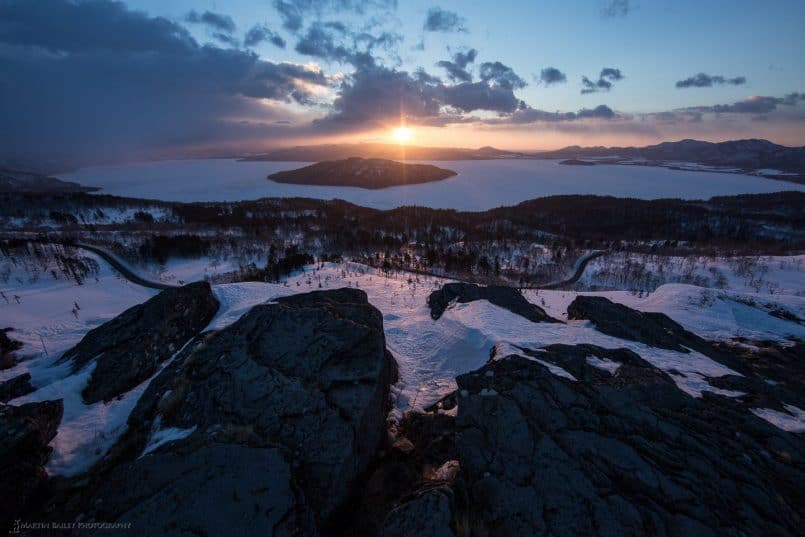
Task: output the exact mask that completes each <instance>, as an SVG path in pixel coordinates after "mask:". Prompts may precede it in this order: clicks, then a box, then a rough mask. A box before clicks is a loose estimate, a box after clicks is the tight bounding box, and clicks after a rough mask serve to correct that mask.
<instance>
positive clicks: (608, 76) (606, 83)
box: [581, 67, 625, 95]
mask: <svg viewBox="0 0 805 537" xmlns="http://www.w3.org/2000/svg"><path fill="white" fill-rule="evenodd" d="M624 78H625V77H624V76H623V74H622V73H621V70H620V69H615V68H613V67H604V68H603V69H601V73H599V75H598V80H596V81H592V80H590V79H589V78H587V77H586V76H583V77H581V85H582V88H581V93H582V95H584V94H588V93H597V92H599V91H609V90H611V89H612V85H613V84H614V83H615V82H617V81H618V80H623V79H624Z"/></svg>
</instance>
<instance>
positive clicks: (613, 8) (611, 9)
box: [601, 0, 631, 19]
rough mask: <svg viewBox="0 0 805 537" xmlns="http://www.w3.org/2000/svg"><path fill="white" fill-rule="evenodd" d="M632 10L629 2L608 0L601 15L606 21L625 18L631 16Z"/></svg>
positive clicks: (625, 0)
mask: <svg viewBox="0 0 805 537" xmlns="http://www.w3.org/2000/svg"><path fill="white" fill-rule="evenodd" d="M630 9H631V6H630V5H629V0H608V1H607V5H606V6H604V9H603V11H602V13H601V15H602V16H603V17H604V18H606V19H611V18H613V17H625V16H626V15H628V14H629V10H630Z"/></svg>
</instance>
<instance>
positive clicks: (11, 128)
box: [0, 0, 330, 159]
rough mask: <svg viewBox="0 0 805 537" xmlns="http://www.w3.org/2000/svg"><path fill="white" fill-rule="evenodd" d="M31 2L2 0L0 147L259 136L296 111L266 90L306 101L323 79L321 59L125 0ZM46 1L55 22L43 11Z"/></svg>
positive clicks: (9, 150)
mask: <svg viewBox="0 0 805 537" xmlns="http://www.w3.org/2000/svg"><path fill="white" fill-rule="evenodd" d="M31 4H32V3H31V2H28V1H27V0H19V1H5V2H3V3H2V4H0V6H1V7H0V19H2V23H0V72H2V73H3V80H4V81H6V80H13V81H14V83H13V84H5V83H0V103H3V106H2V112H1V113H0V116H1V117H2V123H3V129H2V130H0V152H2V153H5V154H36V153H37V152H44V151H50V152H62V153H64V154H66V155H70V156H72V157H76V158H94V159H97V158H116V157H120V156H125V155H131V154H144V153H147V152H148V151H152V152H153V151H156V150H163V149H164V148H173V150H176V148H178V147H189V146H193V145H196V144H201V143H208V142H209V143H214V144H216V145H217V144H218V143H221V142H223V141H226V140H231V139H235V138H237V137H240V136H247V135H248V136H255V133H256V132H257V131H259V132H260V133H261V135H263V136H264V135H265V134H266V132H268V131H267V130H266V129H269V130H270V128H279V127H266V126H265V125H274V123H275V122H276V121H277V120H281V119H288V117H287V116H290V115H291V114H290V113H288V112H283V111H282V110H281V109H278V108H277V107H271V106H265V104H263V102H262V101H263V100H270V101H275V102H279V103H285V102H297V103H303V104H307V103H311V102H312V101H313V91H314V89H315V88H316V87H323V86H327V85H329V84H330V81H329V80H328V79H327V77H326V76H325V75H324V74H323V73H322V72H321V71H320V70H319V69H318V68H313V67H308V66H303V65H298V64H293V63H273V62H268V61H263V60H260V59H259V57H258V56H257V55H255V54H252V53H250V52H245V51H242V50H236V49H221V48H218V47H216V46H212V45H206V46H201V45H199V44H198V43H196V42H195V41H194V40H193V39H192V38H191V37H190V36H189V35H188V34H187V32H186V31H184V29H182V28H181V27H180V26H178V25H177V24H176V23H172V22H169V21H167V20H165V19H161V18H158V17H157V18H153V17H148V16H146V15H144V14H142V13H139V12H134V11H129V10H128V9H127V8H126V7H125V6H124V5H122V4H118V3H110V2H99V1H93V2H83V3H73V2H70V1H67V0H62V1H56V0H42V2H41V3H40V2H37V9H33V10H32V9H31ZM41 4H47V7H49V8H52V10H53V11H52V12H53V13H55V14H58V17H56V19H58V22H59V24H54V23H52V22H51V21H50V17H51V16H53V15H49V16H48V17H44V18H42V17H40V16H39V14H38V13H37V12H38V11H39V8H40V7H41ZM76 29H80V31H77V30H76ZM42 49H47V50H51V51H56V52H58V53H57V54H52V53H42ZM283 114H284V115H285V116H286V117H282V115H283ZM244 118H245V119H248V120H249V122H250V123H249V126H248V127H243V126H242V121H241V120H243V119H244ZM255 125H258V126H255ZM253 139H254V138H252V140H253Z"/></svg>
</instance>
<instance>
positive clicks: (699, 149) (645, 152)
mask: <svg viewBox="0 0 805 537" xmlns="http://www.w3.org/2000/svg"><path fill="white" fill-rule="evenodd" d="M536 156H537V157H538V158H545V159H574V160H578V159H584V158H602V157H608V158H611V159H613V160H614V161H615V162H614V163H626V161H629V160H634V159H645V160H647V161H649V162H648V163H647V164H648V165H659V164H661V163H669V162H687V163H695V164H701V165H706V166H718V167H726V168H736V169H739V170H741V171H749V172H752V171H757V170H778V171H780V172H784V173H786V174H796V176H794V175H791V176H784V175H782V174H773V173H766V174H763V175H767V176H773V177H776V178H780V179H786V180H791V181H795V182H803V181H804V180H805V147H786V146H782V145H778V144H775V143H772V142H770V141H768V140H759V139H748V140H732V141H728V142H704V141H700V140H689V139H688V140H680V141H678V142H663V143H660V144H656V145H649V146H645V147H601V146H598V147H580V146H570V147H565V148H562V149H559V150H556V151H546V152H544V153H539V154H538V155H536ZM629 163H630V164H635V162H629ZM797 179H799V180H797Z"/></svg>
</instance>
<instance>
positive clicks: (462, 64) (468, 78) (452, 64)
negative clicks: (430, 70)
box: [436, 48, 478, 82]
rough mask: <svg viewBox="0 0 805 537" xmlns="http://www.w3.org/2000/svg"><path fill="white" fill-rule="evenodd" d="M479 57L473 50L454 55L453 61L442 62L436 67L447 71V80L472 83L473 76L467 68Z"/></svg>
mask: <svg viewBox="0 0 805 537" xmlns="http://www.w3.org/2000/svg"><path fill="white" fill-rule="evenodd" d="M477 55H478V51H477V50H475V49H474V48H473V49H470V50H468V51H466V52H457V53H455V54H453V61H448V60H442V61H440V62H437V63H436V65H437V66H439V67H441V68H443V69H444V70H445V71H447V78H449V79H450V80H452V81H454V82H472V74H471V73H470V72H469V71H468V70H467V66H468V65H469V64H471V63H473V62H474V61H475V57H476V56H477Z"/></svg>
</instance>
